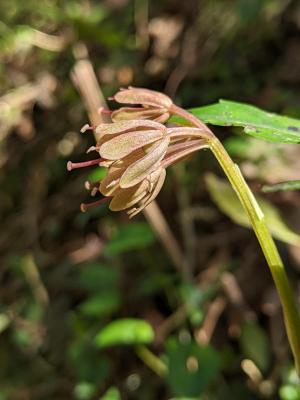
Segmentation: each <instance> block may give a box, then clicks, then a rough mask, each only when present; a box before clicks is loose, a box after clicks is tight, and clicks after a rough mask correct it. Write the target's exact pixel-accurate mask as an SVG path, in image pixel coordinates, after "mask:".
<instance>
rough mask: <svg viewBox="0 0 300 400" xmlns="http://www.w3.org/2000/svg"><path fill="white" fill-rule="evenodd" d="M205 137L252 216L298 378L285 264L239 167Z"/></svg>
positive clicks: (293, 308)
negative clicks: (273, 285) (275, 292)
mask: <svg viewBox="0 0 300 400" xmlns="http://www.w3.org/2000/svg"><path fill="white" fill-rule="evenodd" d="M174 113H176V114H177V115H179V116H181V117H184V118H186V119H187V120H189V121H190V122H191V123H193V124H194V125H196V126H197V127H199V128H200V129H203V123H202V122H200V121H199V123H198V122H197V119H196V118H195V117H194V116H191V114H190V113H188V112H187V111H185V110H182V109H180V108H179V107H176V106H175V109H174ZM205 127H206V126H205ZM205 133H206V136H210V137H209V139H208V143H209V146H210V149H211V151H212V152H213V154H214V156H215V157H216V159H217V160H218V162H219V164H220V165H221V167H222V169H223V171H224V172H225V174H226V176H227V178H228V180H229V182H230V183H231V185H232V187H233V189H234V190H235V192H236V194H237V196H238V198H239V200H240V202H241V203H242V205H243V207H244V209H245V211H246V213H247V214H248V217H249V219H250V221H251V224H252V227H253V230H254V232H255V234H256V237H257V239H258V241H259V243H260V246H261V248H262V251H263V253H264V256H265V258H266V261H267V263H268V266H269V268H270V271H271V274H272V277H273V279H274V282H275V285H276V288H277V291H278V294H279V298H280V302H281V305H282V309H283V315H284V321H285V326H286V330H287V336H288V339H289V343H290V346H291V349H292V352H293V355H294V359H295V366H296V369H297V372H298V374H300V317H299V312H298V309H297V305H296V301H295V298H294V295H293V291H292V289H291V286H290V284H289V281H288V278H287V275H286V271H285V269H284V265H283V262H282V260H281V257H280V255H279V253H278V250H277V248H276V245H275V243H274V240H273V238H272V236H271V234H270V232H269V229H268V227H267V225H266V222H265V217H264V214H263V212H262V211H261V209H260V207H259V205H258V203H257V201H256V199H255V197H254V196H253V193H252V192H251V190H250V188H249V186H248V185H247V183H246V182H245V180H244V178H243V176H242V174H241V172H240V170H239V168H238V166H237V165H236V164H234V162H233V161H232V159H231V158H230V156H229V155H228V153H227V151H226V150H225V148H224V147H223V145H222V143H221V142H220V141H219V140H218V138H217V137H216V136H215V135H214V134H213V133H212V132H211V131H210V130H209V129H208V127H206V129H205Z"/></svg>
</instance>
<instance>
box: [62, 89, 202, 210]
mask: <svg viewBox="0 0 300 400" xmlns="http://www.w3.org/2000/svg"><path fill="white" fill-rule="evenodd" d="M113 99H114V100H115V101H117V102H118V103H121V104H127V105H128V104H129V105H130V107H127V106H125V107H121V108H119V109H118V110H116V111H113V112H112V113H111V119H112V123H108V124H107V123H105V124H100V125H98V126H97V127H95V128H93V129H94V130H95V133H96V137H97V143H96V145H95V146H92V147H91V148H90V149H89V150H88V152H90V151H95V152H97V153H98V154H99V156H100V158H97V159H96V160H91V161H87V162H84V163H72V162H69V163H68V170H72V169H75V168H80V167H83V166H89V165H99V166H103V167H106V168H107V175H106V177H105V178H104V179H103V180H102V181H101V182H99V183H97V184H90V183H87V187H88V188H89V189H91V190H92V195H95V194H96V193H98V192H100V193H101V194H102V195H103V196H104V197H103V198H102V199H101V200H99V201H97V202H94V203H90V204H82V206H81V209H82V210H83V211H85V210H86V209H87V208H89V207H91V206H95V205H98V204H101V203H103V202H104V201H106V200H108V199H109V198H111V201H110V205H109V208H110V209H111V210H113V211H119V210H127V214H128V215H129V216H130V217H133V216H134V215H136V214H138V213H139V212H140V211H141V210H143V209H144V208H145V207H146V206H147V205H148V204H150V203H151V202H152V201H153V200H154V199H155V198H156V196H157V195H158V193H159V192H160V190H161V188H162V186H163V183H164V180H165V177H166V168H167V167H168V166H170V165H172V164H173V163H175V162H177V161H178V160H181V159H183V158H185V157H186V156H188V155H189V154H191V153H192V152H194V151H196V150H199V149H202V148H204V147H207V142H208V140H207V132H205V131H204V130H202V129H199V128H194V127H187V126H176V127H166V126H165V125H164V124H163V123H165V122H166V121H167V120H168V119H169V117H170V115H171V114H172V106H173V103H172V100H171V99H170V98H169V97H168V96H166V95H164V94H162V93H159V92H155V91H152V90H147V89H141V88H128V89H123V90H120V91H119V92H117V93H116V95H115V96H114V97H113ZM86 129H90V127H88V126H85V127H84V128H83V131H85V130H86Z"/></svg>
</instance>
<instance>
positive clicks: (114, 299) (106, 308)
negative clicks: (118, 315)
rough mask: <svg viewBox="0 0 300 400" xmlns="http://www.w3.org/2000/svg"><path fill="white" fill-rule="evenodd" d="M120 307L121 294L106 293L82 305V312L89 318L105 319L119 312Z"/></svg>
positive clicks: (114, 292) (93, 297) (91, 298)
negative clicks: (106, 316) (104, 317)
mask: <svg viewBox="0 0 300 400" xmlns="http://www.w3.org/2000/svg"><path fill="white" fill-rule="evenodd" d="M119 305H120V298H119V293H118V292H116V291H110V292H104V293H101V294H98V295H95V296H92V297H89V298H88V299H87V300H86V301H85V302H83V303H82V304H80V307H79V309H80V311H81V312H82V314H84V315H86V316H88V317H97V318H100V317H103V316H105V315H109V314H112V313H113V312H115V311H117V310H118V308H119Z"/></svg>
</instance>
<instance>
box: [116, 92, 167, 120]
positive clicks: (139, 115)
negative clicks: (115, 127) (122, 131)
mask: <svg viewBox="0 0 300 400" xmlns="http://www.w3.org/2000/svg"><path fill="white" fill-rule="evenodd" d="M112 99H113V100H115V101H116V102H118V103H120V104H129V105H134V106H135V107H132V106H131V107H121V108H119V109H118V110H116V111H113V112H112V114H111V119H112V121H114V122H117V121H124V120H132V119H134V120H140V119H150V120H153V121H157V122H161V123H164V122H166V121H167V120H168V119H169V117H170V113H169V109H170V107H171V106H172V104H173V102H172V100H171V99H170V97H168V96H166V95H165V94H162V93H160V92H156V91H154V90H149V89H143V88H135V87H129V88H128V89H121V90H119V91H118V92H117V93H116V94H115V95H114V96H113V97H112Z"/></svg>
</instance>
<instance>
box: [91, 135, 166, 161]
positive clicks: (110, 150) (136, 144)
mask: <svg viewBox="0 0 300 400" xmlns="http://www.w3.org/2000/svg"><path fill="white" fill-rule="evenodd" d="M162 137H163V132H162V131H160V130H149V131H137V132H126V133H123V135H120V136H117V137H115V138H113V139H111V140H108V141H107V142H105V143H103V144H102V146H101V147H100V151H99V153H100V155H101V157H102V158H107V159H109V160H118V159H120V158H123V157H125V156H127V155H128V154H130V153H132V152H133V151H134V150H137V149H139V148H141V147H143V146H146V145H148V144H150V143H153V142H156V141H157V140H159V139H161V138H162Z"/></svg>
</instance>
